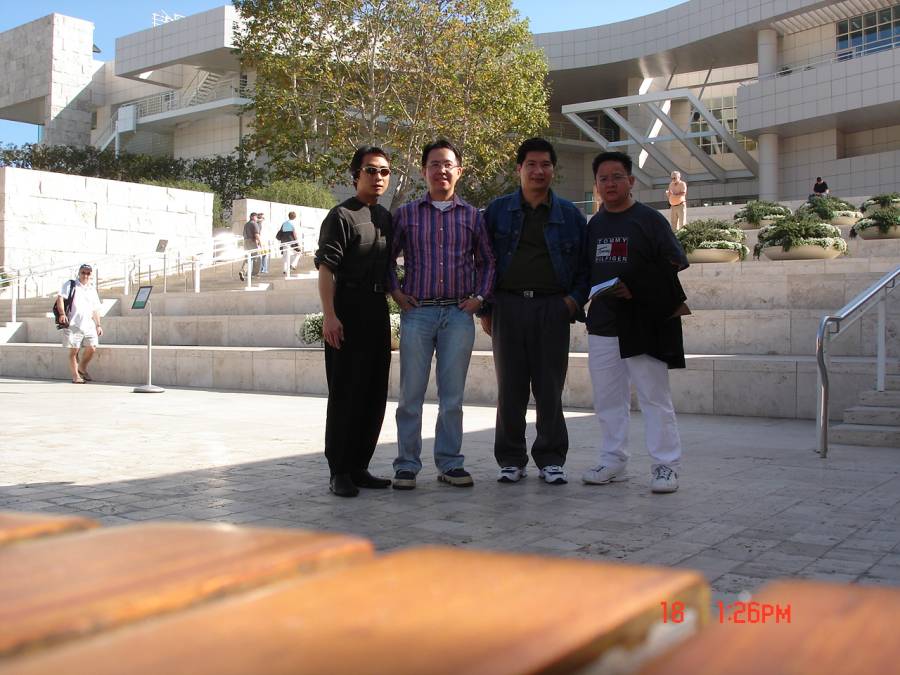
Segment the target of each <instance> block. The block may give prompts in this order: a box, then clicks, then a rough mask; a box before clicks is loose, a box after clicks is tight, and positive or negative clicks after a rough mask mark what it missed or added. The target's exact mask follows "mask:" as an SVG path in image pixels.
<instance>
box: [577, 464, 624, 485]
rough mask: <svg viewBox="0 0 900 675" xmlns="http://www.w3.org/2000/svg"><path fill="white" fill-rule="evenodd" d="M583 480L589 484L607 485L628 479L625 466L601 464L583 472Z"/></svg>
mask: <svg viewBox="0 0 900 675" xmlns="http://www.w3.org/2000/svg"><path fill="white" fill-rule="evenodd" d="M581 480H582V481H583V482H585V483H587V484H588V485H606V484H607V483H618V482H620V481H623V480H628V477H627V476H626V475H625V467H624V466H607V465H605V464H600V465H598V466H595V467H594V468H593V469H588V470H587V471H585V472H584V473H583V474H581Z"/></svg>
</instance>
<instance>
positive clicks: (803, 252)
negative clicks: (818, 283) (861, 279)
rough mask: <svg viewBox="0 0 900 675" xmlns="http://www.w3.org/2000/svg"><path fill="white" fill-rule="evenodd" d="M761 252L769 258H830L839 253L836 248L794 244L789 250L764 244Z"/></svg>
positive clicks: (835, 256)
mask: <svg viewBox="0 0 900 675" xmlns="http://www.w3.org/2000/svg"><path fill="white" fill-rule="evenodd" d="M762 252H763V255H765V256H766V257H767V258H768V259H769V260H831V259H832V258H837V257H838V256H839V255H840V254H841V252H840V251H838V250H837V249H836V248H822V247H821V246H794V247H792V248H791V250H790V251H785V250H782V248H781V247H780V246H766V247H765V248H764V249H763V250H762Z"/></svg>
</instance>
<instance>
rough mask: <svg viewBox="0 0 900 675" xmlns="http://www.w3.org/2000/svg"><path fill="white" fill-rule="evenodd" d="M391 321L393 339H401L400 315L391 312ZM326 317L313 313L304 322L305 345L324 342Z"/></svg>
mask: <svg viewBox="0 0 900 675" xmlns="http://www.w3.org/2000/svg"><path fill="white" fill-rule="evenodd" d="M389 318H390V321H391V337H392V338H394V339H395V340H399V339H400V313H399V312H397V313H395V312H391V313H390V315H389ZM324 319H325V315H324V314H322V312H313V313H312V314H307V315H306V318H305V319H304V320H303V327H302V328H301V329H300V339H301V340H302V341H303V343H304V344H308V345H315V344H320V343H321V342H323V338H322V322H323V321H324Z"/></svg>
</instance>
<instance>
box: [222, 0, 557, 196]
mask: <svg viewBox="0 0 900 675" xmlns="http://www.w3.org/2000/svg"><path fill="white" fill-rule="evenodd" d="M234 4H235V6H236V7H237V9H238V11H239V12H240V15H241V17H242V22H241V26H240V27H238V28H236V35H235V39H236V42H237V46H238V48H239V51H240V54H241V58H242V62H243V67H244V68H245V69H247V70H248V71H250V72H252V73H254V74H255V94H254V103H253V104H252V109H253V112H254V113H255V122H254V128H253V132H252V134H251V135H250V137H249V138H248V145H247V147H248V148H249V149H252V150H256V151H260V152H265V153H266V154H267V156H268V158H269V161H270V167H271V169H272V171H273V173H274V174H275V175H276V176H279V177H285V178H288V177H291V178H298V177H299V178H303V179H306V180H310V181H314V182H320V183H324V184H326V185H336V184H342V183H346V182H347V175H346V170H347V169H346V165H347V161H348V158H349V157H350V156H351V154H352V153H353V150H354V148H355V147H357V146H359V145H361V144H363V143H373V144H376V145H381V146H383V147H384V148H385V149H387V150H389V151H390V152H391V153H392V155H393V157H392V168H393V171H394V175H393V176H392V184H393V186H394V188H395V192H394V196H393V202H394V204H398V203H400V202H402V201H405V200H406V199H408V198H409V196H410V194H411V193H412V191H413V190H415V189H416V188H417V187H418V186H419V185H420V184H421V183H420V179H421V173H420V152H421V148H422V147H423V146H424V145H425V144H426V143H427V142H429V141H431V140H434V139H435V138H437V137H440V136H444V137H447V138H449V139H450V140H452V141H453V142H454V143H456V144H457V145H458V146H459V147H460V148H461V150H462V152H463V157H464V164H465V166H466V176H465V178H464V179H463V181H462V182H461V184H462V189H461V191H462V193H463V196H464V197H466V198H467V199H469V200H470V201H472V202H473V203H476V204H483V203H485V202H486V201H487V200H488V199H489V198H490V197H492V196H495V195H497V194H500V193H502V192H504V191H506V190H507V189H508V188H509V186H510V179H511V177H512V171H511V170H510V169H511V168H512V164H513V162H514V157H515V149H516V147H517V146H518V144H519V143H520V142H521V140H522V139H524V138H526V137H528V136H532V135H535V134H537V133H540V132H541V131H543V130H544V129H545V128H546V126H547V100H548V91H547V87H546V84H545V81H546V74H547V66H546V63H545V62H544V59H543V56H542V54H541V53H540V52H539V51H538V50H536V49H535V48H534V46H533V44H532V39H531V33H530V31H529V29H528V22H527V21H526V20H523V19H521V18H520V17H519V15H518V13H517V12H516V11H515V10H514V9H513V8H512V5H511V2H510V0H291V1H286V0H235V3H234Z"/></svg>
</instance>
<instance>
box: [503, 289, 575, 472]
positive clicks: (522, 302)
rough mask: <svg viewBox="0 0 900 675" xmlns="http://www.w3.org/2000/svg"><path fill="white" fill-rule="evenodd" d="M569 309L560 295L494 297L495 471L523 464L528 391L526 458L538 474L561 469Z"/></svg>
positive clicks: (566, 445)
mask: <svg viewBox="0 0 900 675" xmlns="http://www.w3.org/2000/svg"><path fill="white" fill-rule="evenodd" d="M569 326H570V323H569V307H568V305H566V303H565V300H564V299H563V295H562V294H560V295H551V296H546V297H539V298H524V297H522V296H518V295H514V294H512V293H504V292H503V291H498V292H497V293H496V295H495V296H494V305H493V309H492V314H491V332H492V334H493V349H494V368H495V370H496V372H497V393H498V399H497V425H496V432H495V435H494V457H495V458H496V459H497V464H498V465H499V466H518V467H520V468H524V467H525V465H526V464H528V452H527V449H526V447H525V413H526V410H527V408H528V398H529V389H530V392H531V393H533V394H534V402H535V407H536V409H537V425H536V427H537V438H535V441H534V444H533V445H532V446H531V456H532V458H533V459H534V463H535V464H537V465H538V467H539V468H544V467H545V466H548V465H551V464H558V465H560V466H562V465H564V464H565V463H566V453H567V452H568V450H569V432H568V430H567V429H566V420H565V417H563V407H562V392H563V386H564V385H565V382H566V372H567V370H568V366H569Z"/></svg>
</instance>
